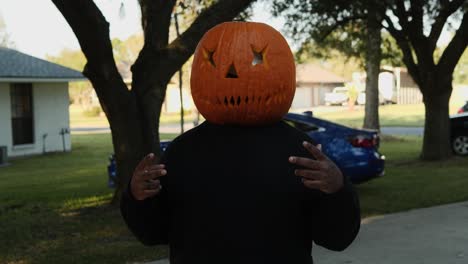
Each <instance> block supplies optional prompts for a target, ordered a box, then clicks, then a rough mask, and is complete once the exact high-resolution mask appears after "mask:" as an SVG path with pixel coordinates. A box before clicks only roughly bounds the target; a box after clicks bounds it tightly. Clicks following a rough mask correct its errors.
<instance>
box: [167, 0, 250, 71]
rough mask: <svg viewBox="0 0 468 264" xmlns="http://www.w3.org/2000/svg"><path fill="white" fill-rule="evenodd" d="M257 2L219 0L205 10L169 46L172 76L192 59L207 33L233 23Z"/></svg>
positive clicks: (169, 69) (248, 0)
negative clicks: (221, 25) (228, 22)
mask: <svg viewBox="0 0 468 264" xmlns="http://www.w3.org/2000/svg"><path fill="white" fill-rule="evenodd" d="M253 2H255V0H219V1H218V2H216V3H215V4H213V5H211V6H210V7H209V8H207V9H205V11H203V12H202V13H201V14H200V15H199V16H198V17H197V18H196V19H195V21H194V22H193V23H192V25H190V27H189V28H188V29H187V30H186V31H185V32H184V33H182V35H180V37H178V38H177V39H175V40H174V41H173V42H172V43H171V44H169V46H168V53H169V56H168V59H169V60H171V65H170V66H172V67H170V68H167V70H168V71H169V74H170V76H172V75H173V74H174V73H175V72H176V71H177V70H178V69H179V68H180V67H182V65H183V64H184V63H185V62H186V61H187V60H188V59H189V58H190V56H191V55H192V54H193V52H194V51H195V48H196V47H197V44H198V41H200V39H201V37H202V36H203V34H205V32H206V31H208V30H209V29H211V28H212V27H214V26H216V25H217V24H219V23H222V22H226V21H231V20H232V19H234V18H235V17H236V16H237V15H238V14H239V13H240V12H242V11H243V10H245V9H246V8H247V7H248V6H249V5H250V4H251V3H253Z"/></svg>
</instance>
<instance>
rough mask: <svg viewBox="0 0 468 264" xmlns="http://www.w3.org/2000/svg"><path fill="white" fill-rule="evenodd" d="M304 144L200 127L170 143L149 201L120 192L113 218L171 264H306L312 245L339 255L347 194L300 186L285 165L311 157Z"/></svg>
mask: <svg viewBox="0 0 468 264" xmlns="http://www.w3.org/2000/svg"><path fill="white" fill-rule="evenodd" d="M304 140H309V141H310V138H309V137H308V136H307V135H305V134H304V133H302V132H300V131H298V130H296V129H295V128H292V127H290V126H289V125H287V124H285V123H284V122H278V123H276V124H274V125H270V126H263V127H236V126H219V125H214V124H210V123H207V122H205V123H203V124H201V125H200V126H198V127H196V128H194V129H192V130H190V131H188V132H186V133H185V134H183V135H181V136H179V137H178V138H176V139H175V140H174V141H173V142H172V143H171V144H170V145H169V147H168V149H167V150H166V152H165V154H164V156H163V158H162V163H164V164H166V167H167V171H168V174H167V175H166V176H165V177H163V178H161V183H162V186H163V189H162V191H161V193H160V194H159V195H157V196H155V197H152V198H149V199H146V200H144V201H137V200H135V199H133V198H132V196H131V194H130V193H129V192H128V191H126V192H125V193H124V195H123V198H122V202H121V211H122V215H123V217H124V219H125V221H126V223H127V224H128V226H129V228H130V230H131V231H132V232H133V233H134V234H135V236H136V237H137V238H138V239H139V240H140V241H142V242H143V243H144V244H146V245H154V244H169V246H170V261H171V263H172V264H198V263H200V264H201V263H203V264H210V263H216V264H230V263H233V264H234V263H236V264H237V263H243V264H244V263H245V264H248V263H255V264H260V263H265V264H275V263H282V264H284V263H288V264H310V263H312V258H311V250H312V241H313V242H315V243H316V244H318V245H321V246H324V247H326V248H328V249H331V250H343V249H345V248H346V247H347V246H348V245H349V244H350V243H351V242H352V241H353V240H354V238H355V237H356V235H357V233H358V231H359V227H360V211H359V202H358V198H357V196H356V194H355V192H354V190H353V188H352V185H351V184H350V183H349V182H348V181H347V180H345V185H344V187H343V188H342V189H341V190H340V191H338V192H337V193H335V194H325V193H322V192H319V191H316V190H310V189H307V188H306V187H304V186H303V184H302V182H301V178H300V177H298V176H295V175H294V169H295V166H294V165H292V164H290V163H289V162H288V157H289V156H292V155H295V156H303V157H311V155H310V154H309V153H308V152H307V151H306V150H305V149H304V148H303V146H302V142H303V141H304Z"/></svg>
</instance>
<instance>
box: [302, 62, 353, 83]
mask: <svg viewBox="0 0 468 264" xmlns="http://www.w3.org/2000/svg"><path fill="white" fill-rule="evenodd" d="M296 82H297V83H344V82H346V79H344V78H343V77H340V76H338V75H336V74H334V73H333V72H331V71H328V70H325V69H323V68H322V67H320V66H318V65H316V64H312V63H307V64H299V65H296Z"/></svg>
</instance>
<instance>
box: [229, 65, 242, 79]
mask: <svg viewBox="0 0 468 264" xmlns="http://www.w3.org/2000/svg"><path fill="white" fill-rule="evenodd" d="M226 78H233V79H236V78H239V76H238V75H237V71H236V67H235V66H234V63H232V64H231V66H229V70H228V72H227V73H226Z"/></svg>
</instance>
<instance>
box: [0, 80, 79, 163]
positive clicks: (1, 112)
mask: <svg viewBox="0 0 468 264" xmlns="http://www.w3.org/2000/svg"><path fill="white" fill-rule="evenodd" d="M9 88H10V86H9V84H5V83H2V84H0V127H1V128H0V131H1V132H0V146H3V145H6V146H7V148H8V156H9V157H15V156H23V155H32V154H41V153H43V152H44V151H45V152H56V151H64V147H63V140H64V142H65V150H66V151H70V150H71V141H70V133H69V131H70V125H69V124H70V122H69V112H68V106H69V97H68V83H34V84H33V90H32V94H33V95H32V96H33V119H34V121H33V123H34V132H33V133H34V143H33V144H28V145H17V146H13V145H12V131H11V112H10V111H11V110H10V107H11V106H10V89H9ZM5 98H8V99H6V100H5ZM62 129H65V130H66V131H68V132H67V133H66V134H64V137H63V138H62V135H61V134H60V132H61V130H62Z"/></svg>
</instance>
